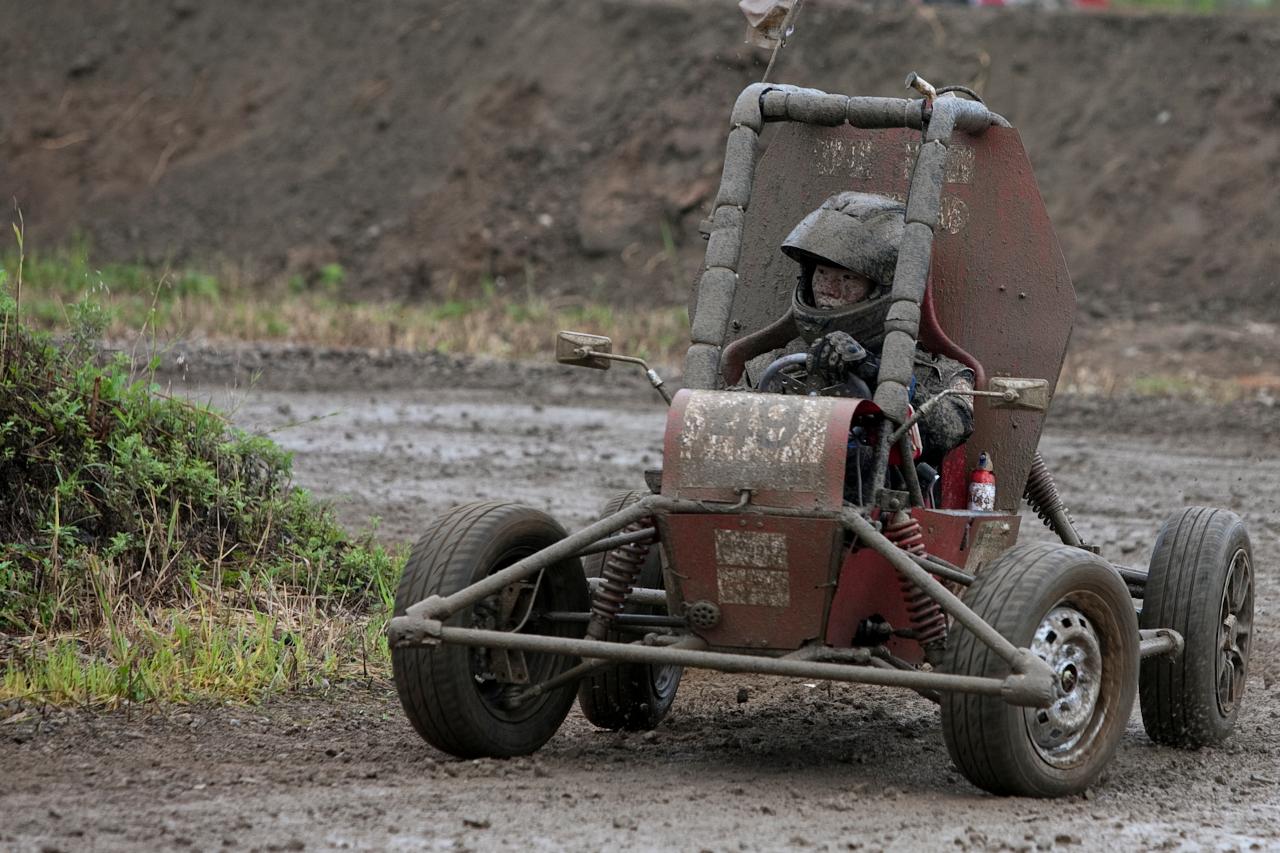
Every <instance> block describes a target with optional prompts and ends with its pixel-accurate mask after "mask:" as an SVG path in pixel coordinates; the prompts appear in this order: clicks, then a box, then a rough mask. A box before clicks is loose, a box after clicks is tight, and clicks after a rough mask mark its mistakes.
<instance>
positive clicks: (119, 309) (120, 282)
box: [0, 244, 689, 365]
mask: <svg viewBox="0 0 1280 853" xmlns="http://www.w3.org/2000/svg"><path fill="white" fill-rule="evenodd" d="M16 263H17V252H16V250H11V251H9V252H7V253H4V254H0V265H3V266H4V267H5V268H8V269H13V268H15V266H16ZM313 278H314V280H311V281H308V280H306V279H304V278H302V277H300V276H294V277H292V278H290V279H289V280H287V281H284V282H276V283H267V284H262V283H252V284H251V283H248V282H245V281H243V280H242V279H241V278H240V276H239V275H238V273H236V271H235V270H232V269H225V270H222V271H221V272H220V273H219V274H217V275H213V274H210V273H208V272H206V271H195V270H185V269H159V270H153V269H150V268H147V267H143V266H139V265H129V264H111V265H102V266H96V265H94V264H92V263H91V262H90V260H89V251H88V248H87V246H85V245H84V244H75V245H71V246H68V247H66V248H63V249H59V250H56V251H53V252H49V253H42V254H39V255H32V256H30V257H28V258H26V291H27V292H26V293H25V294H24V296H23V300H24V303H25V304H24V307H23V316H24V318H25V319H26V321H27V322H28V323H29V324H30V325H31V326H32V327H34V328H37V329H41V330H45V331H58V332H65V331H66V330H69V329H71V328H72V327H73V326H75V325H76V323H77V314H78V313H79V312H82V311H83V310H84V308H83V306H84V305H86V304H91V305H92V306H94V307H93V309H92V310H95V311H98V312H100V314H101V317H102V329H103V332H104V333H105V334H107V335H108V336H112V337H116V338H123V337H132V336H133V335H136V333H137V331H138V330H139V329H146V330H147V331H148V333H150V334H152V335H154V336H157V337H160V338H166V339H169V338H186V339H205V340H212V341H289V342H291V343H309V344H315V345H321V346H341V347H348V346H349V347H376V348H400V349H407V350H418V351H424V350H439V351H442V352H450V353H460V354H478V355H490V356H497V357H502V358H518V359H544V358H549V357H550V356H551V354H552V353H553V352H554V336H555V333H556V332H557V331H558V330H560V329H566V328H573V329H577V330H580V331H584V332H596V333H602V334H609V335H611V336H613V337H614V338H615V339H616V340H617V341H618V344H619V346H620V347H622V348H624V349H625V350H626V351H627V352H628V353H630V354H635V355H638V356H640V357H642V358H645V359H649V360H651V361H654V362H655V363H658V364H663V365H672V364H678V363H680V362H681V361H682V360H683V357H684V350H685V348H686V347H687V346H688V341H689V322H688V317H687V315H686V310H685V307H684V306H683V305H672V306H663V307H659V308H649V309H643V310H634V311H623V310H617V309H615V308H613V307H611V306H609V305H607V304H605V303H602V302H599V301H595V300H589V299H588V300H584V299H578V298H571V297H557V298H551V297H544V296H539V295H537V294H535V293H534V292H533V289H532V288H531V287H525V288H522V289H520V290H521V292H519V293H511V292H508V290H507V289H506V288H504V287H500V286H499V285H498V283H496V282H494V281H486V282H484V283H483V285H482V287H481V288H480V289H479V292H478V293H474V294H472V293H463V292H461V291H460V290H459V289H457V288H452V289H451V290H450V291H449V292H446V293H445V294H444V295H442V296H440V297H438V298H434V299H431V300H428V301H423V302H414V303H407V304H401V303H397V302H390V301H360V300H354V301H353V300H351V299H346V298H343V297H342V296H341V295H340V292H341V290H342V287H343V285H344V283H345V282H346V280H347V278H348V272H347V271H346V270H344V269H343V268H342V267H341V266H340V265H338V264H330V265H328V266H325V267H323V268H322V269H320V270H319V271H318V273H317V275H316V276H314V277H313Z"/></svg>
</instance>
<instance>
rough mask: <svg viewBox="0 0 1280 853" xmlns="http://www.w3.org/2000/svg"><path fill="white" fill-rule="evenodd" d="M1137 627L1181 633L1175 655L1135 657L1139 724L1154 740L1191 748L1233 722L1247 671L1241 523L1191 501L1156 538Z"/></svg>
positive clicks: (1246, 573)
mask: <svg viewBox="0 0 1280 853" xmlns="http://www.w3.org/2000/svg"><path fill="white" fill-rule="evenodd" d="M1141 623H1142V627H1143V628H1147V629H1151V628H1172V629H1173V630H1175V631H1177V632H1178V633H1179V634H1181V635H1182V639H1183V642H1184V644H1185V645H1184V646H1183V651H1182V654H1181V655H1180V656H1178V657H1177V658H1176V659H1170V658H1166V657H1158V658H1148V659H1147V660H1144V661H1143V662H1142V668H1141V675H1140V677H1139V683H1138V689H1139V694H1140V696H1141V704H1142V724H1143V726H1144V727H1145V728H1146V730H1147V735H1148V736H1149V737H1150V738H1151V739H1152V740H1153V741H1155V742H1156V743H1159V744H1165V745H1168V746H1178V747H1183V748H1186V749H1197V748H1199V747H1202V746H1208V745H1210V744H1215V743H1219V742H1221V741H1222V740H1223V739H1224V738H1226V737H1227V736H1228V735H1229V734H1231V730H1232V729H1233V728H1234V727H1235V722H1236V717H1237V716H1239V714H1240V704H1241V701H1242V700H1243V698H1244V689H1245V681H1246V679H1247V678H1248V673H1249V652H1250V646H1251V645H1252V643H1251V640H1252V629H1253V552H1252V550H1251V548H1250V545H1249V534H1248V532H1247V531H1246V530H1245V526H1244V522H1243V521H1241V519H1240V517H1239V516H1238V515H1236V514H1235V513H1234V512H1229V511H1227V510H1225V509H1210V508H1207V507H1192V508H1190V509H1186V510H1183V511H1182V512H1180V513H1176V514H1174V515H1172V516H1170V517H1169V518H1168V519H1167V520H1166V521H1165V523H1164V525H1163V526H1162V527H1161V528H1160V533H1159V535H1158V536H1157V537H1156V547H1155V551H1154V552H1153V553H1152V555H1151V565H1150V568H1149V571H1148V574H1147V585H1146V591H1145V593H1144V596H1143V601H1142V618H1141Z"/></svg>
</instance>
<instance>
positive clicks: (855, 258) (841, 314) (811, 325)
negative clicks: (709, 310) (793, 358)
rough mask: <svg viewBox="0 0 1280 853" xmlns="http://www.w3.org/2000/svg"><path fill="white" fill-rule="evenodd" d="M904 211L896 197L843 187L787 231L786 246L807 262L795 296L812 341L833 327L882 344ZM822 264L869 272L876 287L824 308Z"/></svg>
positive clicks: (796, 312) (803, 330) (798, 316)
mask: <svg viewBox="0 0 1280 853" xmlns="http://www.w3.org/2000/svg"><path fill="white" fill-rule="evenodd" d="M905 214H906V208H905V207H903V205H902V204H901V203H900V202H897V201H894V200H893V199H891V198H887V197H885V196H882V195H873V194H871V193H858V192H844V193H839V194H837V195H833V196H831V197H830V198H829V199H827V200H826V201H824V202H823V203H822V206H821V207H819V208H818V209H817V210H815V211H813V212H812V213H810V214H809V215H808V216H806V217H805V218H804V219H802V220H801V221H800V224H799V225H797V226H796V227H795V228H794V229H793V230H792V231H791V233H790V234H788V235H787V239H786V240H784V241H783V243H782V251H783V252H784V253H785V254H786V255H787V257H789V258H792V259H793V260H795V261H797V262H798V263H799V264H800V265H801V268H802V273H801V275H800V281H799V283H798V284H797V285H796V290H795V296H794V298H793V300H792V315H793V316H794V317H795V322H796V326H797V328H799V330H800V335H801V337H803V338H804V339H805V340H806V341H809V342H810V343H812V342H813V341H815V340H817V339H818V338H820V337H822V336H823V335H825V334H827V333H828V332H834V331H841V332H847V333H848V334H850V335H852V336H853V337H854V339H855V340H857V341H858V342H859V343H860V344H862V345H863V346H865V347H868V348H871V349H878V348H879V346H880V344H881V343H883V341H884V321H885V316H886V315H887V314H888V313H889V299H888V295H889V286H890V284H891V282H892V280H893V270H894V267H896V266H897V263H898V244H899V243H900V242H901V241H902V229H903V219H904V216H905ZM818 264H827V265H830V266H837V267H843V268H845V269H847V270H850V271H851V272H855V273H858V274H859V275H863V276H866V277H867V278H869V279H870V280H871V281H872V283H873V284H874V285H875V289H874V290H873V291H872V292H871V293H870V295H868V296H867V298H866V299H863V300H862V301H861V302H856V303H853V304H851V305H839V306H836V307H834V308H819V307H818V305H817V303H816V302H815V301H814V298H813V287H812V281H813V270H814V267H816V266H817V265H818Z"/></svg>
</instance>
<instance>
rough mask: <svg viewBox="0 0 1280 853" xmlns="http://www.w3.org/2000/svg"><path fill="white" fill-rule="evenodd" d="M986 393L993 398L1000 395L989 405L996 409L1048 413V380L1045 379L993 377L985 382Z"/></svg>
mask: <svg viewBox="0 0 1280 853" xmlns="http://www.w3.org/2000/svg"><path fill="white" fill-rule="evenodd" d="M987 391H988V392H989V394H990V395H991V396H993V397H994V396H996V395H1000V398H999V399H997V400H995V401H994V402H992V404H991V405H992V406H993V407H995V408H997V409H1031V410H1032V411H1035V412H1047V411H1049V380H1047V379H1021V378H1018V377H1014V376H993V377H991V378H990V379H988V380H987Z"/></svg>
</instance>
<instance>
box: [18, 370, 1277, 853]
mask: <svg viewBox="0 0 1280 853" xmlns="http://www.w3.org/2000/svg"><path fill="white" fill-rule="evenodd" d="M280 361H281V362H282V363H283V362H286V361H287V359H281V360H280ZM450 364H451V363H448V362H447V361H446V362H439V363H436V364H435V369H434V370H432V371H422V370H420V372H419V380H418V382H417V383H416V384H417V386H418V387H417V388H415V389H414V390H410V391H400V392H396V391H387V390H383V389H382V388H380V387H379V386H378V384H377V383H374V382H365V383H362V384H359V385H355V384H353V380H355V379H357V377H354V376H352V375H347V376H345V377H343V376H333V375H329V376H328V377H327V378H326V376H325V375H324V374H322V373H319V372H316V371H312V372H310V373H307V372H306V371H300V372H299V373H297V374H286V375H284V376H283V377H278V378H277V379H273V378H272V377H271V376H268V377H266V379H265V380H264V382H263V383H262V384H261V385H260V386H259V388H258V390H255V391H253V392H251V393H249V394H247V395H235V396H236V399H238V401H239V406H238V411H237V415H236V417H237V419H238V420H239V421H240V422H241V423H243V424H246V425H252V426H257V427H264V428H272V427H278V426H280V425H282V424H286V423H292V422H297V421H307V419H309V418H311V417H316V416H326V417H323V419H321V420H317V421H311V422H308V423H305V424H303V425H299V426H293V427H290V428H287V429H282V430H280V431H279V432H276V433H274V436H275V438H277V439H278V440H280V441H282V442H283V443H284V444H285V445H286V446H288V447H290V448H292V449H293V450H294V451H295V452H296V453H297V460H296V467H297V475H298V478H299V479H300V480H301V481H302V482H303V483H304V484H307V485H310V486H311V487H313V488H314V489H316V490H317V491H319V492H321V493H323V494H326V495H332V496H333V497H334V498H335V499H337V500H338V501H339V502H340V507H341V508H342V511H343V513H344V516H345V517H346V518H347V520H348V521H352V522H356V523H359V522H361V521H363V520H364V519H365V518H367V516H368V515H369V514H370V513H376V514H378V515H381V516H382V517H383V519H384V524H383V527H382V531H383V533H384V534H385V535H386V536H388V537H389V538H393V539H403V538H408V537H412V535H413V531H414V529H415V525H416V523H417V521H418V520H419V519H421V518H423V517H426V516H429V515H430V514H431V513H432V512H434V511H438V510H440V509H442V508H443V507H445V506H447V505H449V504H450V503H451V502H453V501H462V500H469V499H471V498H473V497H476V496H480V495H486V496H490V497H493V496H498V495H502V496H505V497H512V498H516V499H520V500H531V501H532V502H533V503H534V504H535V505H544V506H549V508H550V509H551V510H552V511H553V512H555V513H556V514H557V515H559V516H561V517H562V518H564V519H565V520H566V521H568V522H570V523H571V524H574V525H577V524H581V523H582V522H583V521H584V520H586V518H588V517H589V516H590V515H591V514H592V513H593V511H594V507H596V506H597V505H599V504H600V503H602V502H603V501H604V499H605V498H606V496H607V495H608V494H609V493H610V492H612V491H613V490H615V489H618V488H622V487H627V486H633V485H635V484H636V483H637V479H636V477H635V475H634V472H635V470H636V467H637V466H639V465H643V464H644V462H645V459H644V457H645V455H646V454H648V455H649V456H650V457H651V458H656V453H657V449H658V437H659V431H660V429H661V421H662V411H661V408H660V407H658V406H654V405H651V404H649V403H648V401H647V398H646V397H644V396H643V395H642V394H641V391H640V390H639V389H636V387H635V386H634V385H633V384H632V383H629V382H627V383H624V385H625V386H626V387H627V388H628V389H629V390H626V391H624V392H622V393H619V392H617V391H611V390H610V385H609V383H611V382H615V381H616V379H615V378H614V377H610V376H601V375H598V374H585V373H580V374H565V373H563V372H558V371H555V370H551V369H542V368H537V369H523V368H511V367H508V366H504V365H494V364H487V365H486V364H480V365H475V364H471V365H459V364H458V363H452V366H450ZM386 372H387V373H388V374H394V372H395V371H394V369H392V368H387V370H386ZM308 377H309V378H308ZM295 381H307V382H310V384H311V387H314V388H318V390H314V391H309V392H285V391H280V390H273V388H274V387H276V386H278V385H280V384H293V383H294V382H295ZM273 383H274V384H273ZM464 384H469V385H470V386H471V387H472V388H479V389H480V390H448V389H449V388H450V387H451V386H458V387H460V386H462V385H464ZM320 386H323V387H320ZM343 386H345V387H347V388H348V389H350V388H352V387H362V388H363V389H364V390H360V391H351V390H346V391H343V390H340V389H341V388H342V387H343ZM427 386H430V387H427ZM512 389H518V390H515V391H514V397H513V391H512ZM538 389H542V394H541V396H540V395H539V391H538ZM188 390H190V389H188ZM633 392H634V393H633ZM216 393H217V395H218V396H221V395H222V393H223V392H216ZM1114 405H1115V404H1111V403H1107V402H1102V401H1096V400H1076V401H1070V400H1062V401H1059V403H1058V404H1057V408H1058V411H1057V412H1055V419H1054V423H1055V425H1054V427H1053V428H1052V429H1051V430H1050V431H1049V433H1048V435H1047V437H1046V439H1045V442H1044V450H1045V454H1046V456H1047V457H1048V459H1049V461H1050V462H1051V463H1052V464H1053V466H1054V467H1055V468H1057V469H1058V470H1059V471H1060V472H1061V475H1060V479H1061V481H1062V484H1063V487H1064V490H1065V492H1066V494H1067V496H1068V497H1069V498H1070V502H1071V504H1072V508H1073V510H1074V511H1075V514H1076V516H1077V518H1078V520H1079V521H1080V522H1081V524H1082V526H1083V527H1084V528H1085V529H1086V530H1087V531H1089V532H1090V533H1091V534H1092V535H1093V536H1094V537H1095V538H1096V539H1097V540H1098V541H1101V542H1104V543H1105V545H1106V547H1105V553H1107V554H1108V555H1109V556H1111V557H1112V558H1113V559H1115V560H1117V561H1121V562H1129V563H1132V564H1142V563H1144V562H1145V560H1146V558H1147V554H1148V552H1149V551H1150V548H1151V544H1152V539H1153V537H1154V533H1155V530H1156V527H1157V525H1158V523H1159V519H1160V517H1161V516H1162V515H1163V514H1164V513H1165V512H1167V511H1169V510H1172V509H1174V508H1176V507H1179V506H1181V505H1183V504H1184V503H1195V502H1215V503H1221V504H1223V505H1225V506H1228V507H1231V508H1233V509H1235V510H1237V511H1239V512H1241V513H1242V514H1243V515H1244V516H1245V517H1246V519H1247V520H1248V522H1249V524H1250V529H1251V532H1252V535H1253V541H1254V547H1255V559H1256V565H1257V568H1258V571H1259V574H1260V577H1259V579H1258V583H1259V587H1260V589H1259V598H1258V620H1257V624H1258V632H1257V634H1256V642H1257V645H1256V647H1255V652H1254V667H1253V670H1252V673H1251V680H1250V684H1249V691H1250V692H1249V694H1248V697H1247V707H1246V710H1245V712H1244V713H1243V715H1242V717H1241V720H1240V725H1239V729H1238V732H1237V734H1236V735H1235V736H1234V737H1233V738H1232V739H1231V740H1230V741H1229V742H1228V743H1227V744H1226V745H1225V746H1224V747H1223V748H1221V749H1215V750H1205V751H1202V752H1198V753H1184V752H1179V751H1175V750H1168V749H1161V748H1156V747H1153V746H1152V745H1151V743H1150V742H1149V741H1148V740H1147V739H1146V737H1145V735H1144V734H1143V733H1142V729H1141V725H1140V723H1139V722H1138V720H1137V718H1136V717H1135V718H1134V720H1133V721H1131V724H1130V731H1129V734H1128V736H1127V737H1126V739H1125V741H1124V744H1123V746H1122V749H1121V752H1120V754H1119V756H1118V759H1117V761H1116V762H1115V764H1114V765H1113V768H1114V769H1113V771H1112V772H1111V774H1110V776H1109V778H1108V779H1106V780H1105V781H1104V782H1103V783H1102V784H1101V785H1099V786H1098V787H1097V788H1095V789H1094V790H1092V791H1090V792H1089V794H1088V795H1086V796H1085V797H1077V798H1072V799H1068V800H1062V801H1057V802H1039V801H1028V800H998V799H994V798H991V797H988V796H986V795H983V794H981V793H979V792H978V791H977V790H975V789H974V788H972V787H971V786H970V785H968V784H967V783H966V782H964V781H963V780H962V779H961V778H960V776H959V774H958V773H956V772H955V771H954V770H953V769H952V768H951V765H950V763H949V760H948V758H947V755H946V750H945V748H944V747H943V745H942V742H941V737H940V733H939V731H938V726H937V711H936V709H935V708H934V706H932V705H930V704H929V703H927V702H925V701H924V700H920V699H916V698H915V697H913V696H901V695H898V694H895V693H890V692H886V691H881V690H874V689H865V688H855V687H850V686H833V687H830V688H828V687H827V686H826V685H821V684H820V685H813V684H810V683H805V682H793V681H786V680H776V679H763V678H750V677H749V678H731V677H727V676H718V675H705V674H692V675H690V676H688V677H687V679H686V681H685V683H684V685H683V686H682V687H681V695H680V697H679V698H678V699H677V703H676V708H675V711H674V713H673V715H672V717H671V718H670V719H669V721H668V722H666V723H664V724H663V725H662V726H661V727H660V728H659V729H658V730H657V731H656V732H655V733H653V734H648V735H643V736H635V735H632V736H621V735H616V734H611V733H604V732H599V731H596V730H594V729H592V728H591V727H590V726H589V725H588V724H587V723H586V722H585V721H584V720H583V719H582V718H581V717H580V716H579V715H578V714H577V712H576V711H575V712H574V714H573V715H572V716H571V717H570V720H569V722H568V723H567V724H566V726H565V727H564V728H563V729H562V731H561V733H560V734H559V735H558V736H557V737H556V738H555V739H554V740H553V741H552V742H551V744H550V745H548V747H547V748H546V749H544V750H543V751H542V752H541V753H539V754H538V755H537V756H535V757H533V758H531V759H526V760H518V761H507V762H494V761H480V762H457V761H453V760H451V759H449V758H447V757H445V756H443V755H441V754H439V753H437V752H435V751H433V750H432V749H430V748H428V747H427V746H425V745H424V744H423V743H422V742H421V741H419V740H418V739H417V737H416V735H414V734H413V733H412V731H411V730H410V728H409V726H408V724H407V722H406V721H405V720H404V718H403V716H402V714H401V712H400V709H399V707H398V704H397V702H396V699H395V697H394V695H393V694H392V693H390V692H389V691H388V690H387V689H386V688H385V685H375V686H373V687H371V688H370V689H367V690H366V689H352V690H350V691H344V692H340V693H337V694H336V695H332V696H328V697H323V698H321V697H317V698H314V699H306V698H302V699H292V700H288V701H278V702H273V703H271V704H269V705H268V706H266V707H263V708H225V709H216V710H210V709H192V710H191V711H188V712H183V713H176V712H175V713H169V714H155V713H151V714H147V715H143V716H141V717H135V718H134V719H132V720H131V719H129V718H128V717H126V715H125V714H123V713H115V714H108V715H102V716H94V715H87V714H80V713H72V714H56V715H53V716H51V717H50V718H48V719H47V720H44V721H42V722H40V724H39V726H37V718H35V717H26V718H14V719H11V720H10V722H8V723H6V724H4V725H0V736H2V737H3V741H2V742H0V766H3V767H4V769H5V773H4V783H3V788H2V789H0V814H3V815H4V816H5V817H4V819H3V821H0V847H3V848H5V849H18V850H40V849H50V850H52V849H62V850H80V849H93V850H108V849H110V850H127V849H136V848H138V847H139V846H146V847H149V848H162V849H178V848H183V847H191V848H195V849H211V848H216V847H219V846H225V847H229V848H237V849H239V848H249V847H256V848H259V849H302V848H303V847H304V846H305V847H306V848H307V849H333V848H356V849H413V850H416V849H444V850H448V849H547V850H559V849H583V850H594V849H601V848H605V847H626V848H636V849H645V848H650V849H680V850H701V849H710V850H730V849H735V850H736V849H746V850H767V849H778V848H810V847H811V848H815V849H830V850H837V849H881V848H889V849H902V850H920V849H936V850H942V849H945V850H950V849H956V848H959V849H970V848H971V849H1024V850H1032V849H1050V848H1061V849H1099V848H1113V849H1135V848H1140V849H1153V848H1163V849H1173V850H1179V849H1185V850H1192V849H1203V848H1206V847H1210V848H1217V849H1260V848H1274V847H1276V846H1277V845H1280V665H1278V664H1277V663H1276V661H1277V650H1278V649H1277V645H1278V644H1277V642H1276V640H1275V638H1274V637H1275V635H1273V634H1271V633H1270V631H1271V630H1274V629H1275V628H1276V627H1277V626H1278V622H1280V617H1278V616H1277V604H1278V603H1280V594H1278V593H1277V590H1278V589H1280V584H1278V583H1277V572H1276V569H1275V565H1276V563H1275V559H1276V554H1277V546H1278V545H1280V521H1278V520H1277V519H1280V499H1278V498H1277V495H1276V492H1275V490H1274V483H1275V482H1277V481H1278V480H1280V462H1277V461H1276V450H1277V449H1278V448H1280V440H1277V438H1276V437H1275V436H1274V435H1272V434H1271V430H1270V429H1268V427H1269V426H1270V424H1271V422H1272V420H1273V418H1274V415H1273V413H1272V412H1271V411H1270V410H1267V409H1264V408H1261V407H1256V408H1245V409H1238V410H1235V411H1234V415H1235V416H1236V417H1237V420H1236V421H1235V425H1234V426H1227V427H1224V426H1223V425H1221V424H1216V425H1215V421H1216V417H1215V413H1214V412H1212V411H1211V410H1207V409H1196V408H1192V409H1184V408H1182V407H1179V406H1176V405H1171V404H1169V405H1167V404H1161V405H1153V406H1150V407H1147V408H1141V407H1138V406H1135V405H1132V404H1123V405H1121V406H1119V411H1118V412H1117V413H1114V414H1113V415H1112V416H1111V417H1109V418H1106V417H1104V416H1105V415H1106V414H1107V412H1108V411H1110V410H1111V409H1112V407H1113V406H1114ZM1148 415H1149V416H1150V418H1151V420H1150V421H1149V426H1148V425H1144V421H1143V417H1144V416H1148ZM1105 420H1109V421H1110V423H1111V424H1112V425H1113V427H1112V428H1113V432H1112V433H1111V434H1110V435H1105V436H1099V435H1098V434H1097V433H1096V432H1095V431H1094V429H1093V427H1095V426H1096V425H1098V424H1101V423H1103V422H1104V421H1105ZM1260 435H1261V436H1262V437H1259V436H1260ZM1209 436H1211V438H1210V437H1209ZM1125 478H1130V481H1131V482H1132V483H1133V486H1134V487H1135V489H1136V495H1129V494H1126V491H1125V487H1124V484H1123V481H1124V479H1125ZM741 686H746V687H748V696H747V701H746V702H745V703H742V704H739V702H738V701H737V693H738V688H739V687H741Z"/></svg>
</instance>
